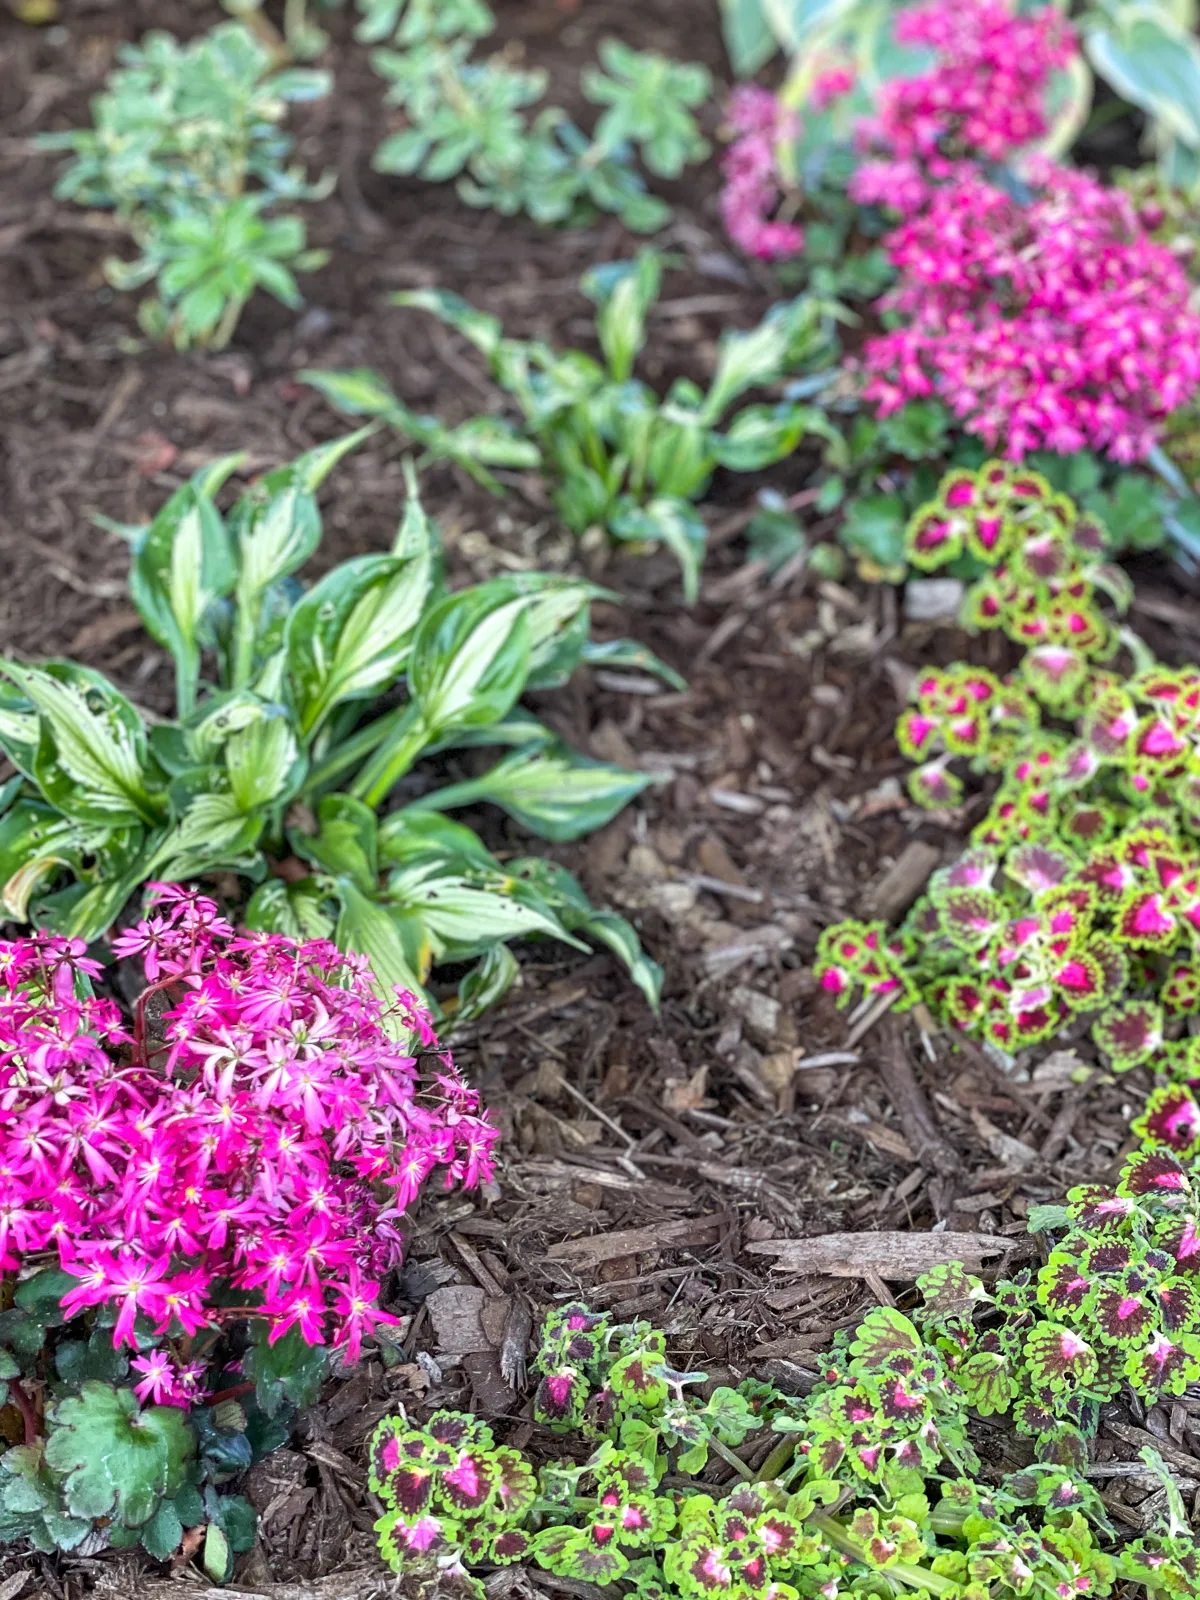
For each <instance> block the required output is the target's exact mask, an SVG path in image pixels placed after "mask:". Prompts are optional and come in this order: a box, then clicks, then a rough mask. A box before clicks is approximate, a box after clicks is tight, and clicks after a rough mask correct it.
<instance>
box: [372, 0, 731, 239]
mask: <svg viewBox="0 0 1200 1600" xmlns="http://www.w3.org/2000/svg"><path fill="white" fill-rule="evenodd" d="M360 9H361V10H362V11H363V13H364V16H363V22H362V24H361V25H360V27H359V30H358V36H359V38H360V39H364V40H367V41H379V40H384V39H387V38H388V36H389V35H391V36H392V47H391V48H380V49H377V50H376V51H375V52H374V54H373V56H372V61H373V63H374V65H375V68H376V70H377V71H378V72H379V73H380V75H381V76H382V77H384V78H386V79H387V80H388V82H389V84H390V88H389V89H388V93H387V100H388V103H389V104H390V105H395V106H399V107H400V108H401V109H402V110H403V113H404V117H405V123H406V125H405V126H404V127H403V128H402V129H401V130H400V131H398V132H396V133H393V134H391V135H390V136H389V137H388V138H387V139H385V140H384V142H383V143H382V144H381V145H380V146H379V148H378V150H376V152H375V158H374V165H375V167H376V168H377V170H378V171H380V172H398V173H416V174H418V175H419V176H420V177H422V178H426V179H428V180H429V181H430V182H433V183H445V182H447V181H448V180H449V179H452V178H454V179H457V182H458V193H459V194H460V196H461V197H462V198H463V199H464V200H465V201H466V202H467V203H468V204H469V205H474V206H489V207H493V208H495V209H496V210H498V211H500V212H502V213H504V214H505V215H513V214H514V213H517V212H525V213H526V214H527V215H528V216H530V217H532V218H533V220H534V221H535V222H542V223H558V222H579V221H586V220H587V219H588V217H589V216H593V215H595V213H596V212H613V213H615V214H616V215H617V216H619V217H620V218H621V220H622V222H624V223H625V224H626V226H627V227H630V228H632V229H634V231H635V232H638V233H652V232H654V231H655V230H656V229H658V228H661V227H662V226H663V225H664V224H665V223H666V222H667V221H668V220H669V219H670V215H671V208H670V207H669V206H668V205H667V204H666V202H665V201H663V200H660V199H658V198H657V197H656V196H654V195H651V194H649V193H648V192H647V189H646V184H645V181H644V179H643V178H642V175H641V173H640V172H639V171H638V167H637V164H636V163H637V157H638V156H639V155H640V158H641V163H642V165H643V166H644V167H645V168H646V170H647V171H648V172H650V173H651V174H652V175H654V176H656V177H660V178H678V177H679V176H680V174H681V173H682V172H683V170H684V168H685V167H687V166H688V165H690V164H691V163H693V162H696V161H702V160H703V159H704V157H705V156H706V155H707V154H708V149H709V146H708V142H707V141H706V140H705V139H704V137H703V136H702V134H701V133H700V130H699V127H698V126H697V123H696V119H695V116H694V112H695V111H696V109H697V108H698V107H699V106H701V105H702V104H703V103H704V102H705V101H706V100H707V99H708V97H709V93H710V91H711V82H710V78H709V74H708V72H707V70H706V69H705V68H704V67H701V66H697V65H695V64H686V65H685V64H683V63H681V62H676V61H670V60H668V59H667V58H666V57H665V56H660V55H655V54H653V53H650V52H642V51H637V50H632V49H630V48H629V47H628V46H627V45H624V44H622V43H621V42H620V41H619V40H616V39H606V40H605V41H604V42H603V43H602V44H601V46H600V61H601V67H594V66H593V67H588V68H586V69H585V71H584V73H583V75H582V88H583V92H584V95H585V96H586V98H587V99H588V100H590V101H591V102H592V103H593V104H595V105H599V106H602V107H604V110H603V111H602V113H601V115H600V117H599V119H598V121H597V123H596V127H595V129H594V131H593V133H592V134H591V136H590V137H589V136H588V135H587V134H585V133H584V132H582V130H581V129H580V128H579V127H577V126H576V124H575V123H574V122H573V121H572V120H571V118H570V117H569V116H568V115H567V114H566V112H565V111H563V110H562V109H560V108H559V107H557V106H542V108H541V109H540V110H538V111H536V112H535V111H533V108H534V107H536V106H537V105H539V103H540V102H542V101H543V99H544V97H545V93H546V83H547V79H546V74H545V73H544V72H543V71H541V70H539V69H522V68H519V67H516V66H514V65H513V64H512V63H511V62H510V61H509V60H507V59H505V57H504V56H503V55H496V56H492V57H491V58H487V59H481V58H480V57H479V56H478V55H477V54H476V53H475V52H476V49H477V46H478V44H479V43H480V41H481V40H483V39H485V38H486V37H487V36H488V35H489V34H491V33H492V31H493V30H494V28H495V18H494V17H493V15H492V12H491V10H490V8H489V7H488V6H487V5H485V4H483V0H453V3H450V4H446V3H445V0H436V3H433V4H431V3H429V0H408V3H405V0H383V3H382V4H381V3H378V0H360ZM601 68H602V69H603V70H602V69H601Z"/></svg>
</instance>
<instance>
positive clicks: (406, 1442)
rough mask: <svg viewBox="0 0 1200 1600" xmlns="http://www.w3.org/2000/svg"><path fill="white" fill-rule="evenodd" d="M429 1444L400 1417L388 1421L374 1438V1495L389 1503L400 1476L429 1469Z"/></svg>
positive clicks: (371, 1478) (369, 1454) (369, 1466)
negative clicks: (393, 1483) (393, 1482)
mask: <svg viewBox="0 0 1200 1600" xmlns="http://www.w3.org/2000/svg"><path fill="white" fill-rule="evenodd" d="M428 1456H429V1440H428V1439H427V1438H426V1437H425V1435H424V1434H422V1433H420V1432H418V1431H417V1430H415V1429H413V1428H410V1427H408V1426H407V1424H406V1423H405V1422H404V1421H403V1420H402V1419H401V1418H399V1417H385V1418H384V1420H383V1421H382V1422H381V1423H380V1424H379V1426H378V1427H377V1428H376V1429H375V1432H374V1433H373V1434H372V1436H371V1443H370V1445H369V1447H368V1452H367V1472H368V1477H369V1482H370V1487H371V1490H372V1492H373V1493H374V1494H377V1495H380V1496H381V1497H382V1498H383V1499H385V1500H386V1499H388V1498H389V1495H390V1490H389V1487H388V1485H389V1484H390V1482H391V1479H392V1477H393V1476H394V1475H395V1474H396V1473H397V1472H404V1471H413V1470H415V1469H417V1468H427V1467H428Z"/></svg>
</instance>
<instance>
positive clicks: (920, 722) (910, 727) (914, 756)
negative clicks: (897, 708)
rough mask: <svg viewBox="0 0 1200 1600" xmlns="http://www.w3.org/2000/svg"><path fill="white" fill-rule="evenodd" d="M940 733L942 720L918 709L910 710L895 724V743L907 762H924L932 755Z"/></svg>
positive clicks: (936, 746)
mask: <svg viewBox="0 0 1200 1600" xmlns="http://www.w3.org/2000/svg"><path fill="white" fill-rule="evenodd" d="M941 733H942V719H941V717H939V716H930V715H929V714H928V713H927V712H925V711H922V710H920V709H919V708H916V709H911V710H908V711H906V712H904V714H903V715H902V716H901V718H900V720H899V721H898V722H897V724H896V743H897V744H898V745H899V746H900V754H901V755H902V756H905V757H906V758H907V759H908V760H909V761H924V760H925V759H926V757H928V756H931V755H934V754H935V753H936V751H937V748H938V740H939V739H940V737H941Z"/></svg>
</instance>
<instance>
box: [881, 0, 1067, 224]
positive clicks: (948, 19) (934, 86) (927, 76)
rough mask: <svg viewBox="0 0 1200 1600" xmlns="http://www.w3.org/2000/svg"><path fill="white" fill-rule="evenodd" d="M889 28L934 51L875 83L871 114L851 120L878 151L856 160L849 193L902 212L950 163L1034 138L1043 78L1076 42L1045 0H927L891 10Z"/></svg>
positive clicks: (1041, 124)
mask: <svg viewBox="0 0 1200 1600" xmlns="http://www.w3.org/2000/svg"><path fill="white" fill-rule="evenodd" d="M895 37H896V39H897V40H898V42H900V43H901V44H909V45H917V46H924V47H925V48H926V49H929V50H932V51H933V52H934V53H935V56H936V60H935V62H934V64H933V66H932V67H930V69H929V70H928V71H927V72H922V73H919V74H918V75H917V76H915V77H911V78H894V79H892V80H891V81H890V82H889V83H886V84H884V86H883V87H882V89H881V90H880V92H879V109H878V111H877V113H876V115H874V116H873V117H867V118H863V120H862V121H861V122H860V124H859V127H858V141H859V144H860V146H861V147H862V148H863V149H864V150H867V151H871V152H875V153H876V154H877V156H878V159H875V160H868V161H866V162H864V163H863V165H862V166H861V167H860V168H859V169H858V171H857V173H856V174H855V176H854V178H853V180H852V182H851V186H850V193H851V196H852V198H853V199H855V200H857V201H858V202H859V203H860V204H863V205H871V204H877V205H884V206H888V207H889V208H891V209H893V210H899V211H902V212H904V213H906V214H908V213H911V212H912V211H913V210H915V209H916V207H917V205H919V204H920V203H921V201H922V199H923V198H924V194H925V191H926V185H927V181H928V180H929V179H944V178H946V177H949V176H950V175H951V173H952V172H953V171H954V170H955V165H956V163H959V162H962V161H983V162H1001V161H1004V160H1005V159H1006V158H1007V157H1008V156H1010V155H1011V154H1012V153H1013V152H1014V151H1017V150H1022V149H1024V148H1025V147H1026V146H1028V145H1030V144H1032V143H1033V142H1034V141H1035V140H1036V139H1040V138H1041V137H1042V135H1043V134H1045V132H1046V131H1047V127H1048V123H1047V118H1046V91H1047V89H1048V87H1049V85H1050V81H1051V78H1052V76H1053V74H1054V73H1055V72H1056V71H1059V70H1060V69H1061V68H1063V67H1065V66H1067V65H1068V63H1069V62H1070V61H1071V59H1072V57H1073V56H1074V55H1075V54H1076V52H1077V48H1078V46H1077V43H1076V39H1075V34H1074V31H1073V30H1072V28H1071V25H1070V23H1068V22H1067V21H1066V19H1065V18H1064V17H1063V15H1062V13H1061V12H1060V11H1059V10H1057V9H1056V8H1055V7H1054V6H1047V7H1045V9H1044V10H1041V11H1038V12H1035V13H1033V14H1032V15H1029V16H1016V15H1014V14H1013V12H1012V11H1011V10H1010V9H1009V7H1008V5H1007V4H1005V3H1004V0H932V3H931V4H929V5H922V6H916V7H914V8H913V9H912V10H909V11H903V12H901V13H900V15H899V16H898V17H897V19H896V23H895Z"/></svg>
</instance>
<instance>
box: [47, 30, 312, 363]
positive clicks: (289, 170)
mask: <svg viewBox="0 0 1200 1600" xmlns="http://www.w3.org/2000/svg"><path fill="white" fill-rule="evenodd" d="M119 58H120V61H121V65H120V66H119V67H118V68H116V69H115V70H114V71H113V72H112V73H111V74H110V76H109V79H108V82H107V84H106V86H105V90H104V93H103V94H100V95H98V96H97V97H96V98H95V100H94V101H93V102H92V117H93V126H92V127H91V128H79V129H75V130H72V131H71V132H68V133H51V134H44V135H41V136H40V137H39V138H38V140H37V144H38V146H39V147H40V148H41V149H43V150H67V151H70V152H71V154H72V155H73V156H74V158H75V159H74V160H73V161H72V162H71V163H70V164H69V165H68V166H67V168H66V169H65V170H64V172H63V174H62V176H61V177H60V179H59V181H58V187H57V191H56V192H57V194H58V195H59V196H60V197H61V198H64V199H68V200H75V201H77V202H78V203H79V204H80V205H85V206H97V207H101V208H103V209H105V210H112V211H114V212H115V213H116V215H117V216H118V217H119V218H120V219H121V221H123V222H125V223H127V224H128V226H129V230H130V233H131V234H132V236H133V240H134V243H135V244H136V245H137V247H138V249H139V251H140V252H141V254H140V256H139V257H138V259H137V260H136V261H132V262H130V261H122V260H119V259H117V258H116V257H113V258H111V259H110V260H108V261H107V262H106V263H105V268H104V270H105V274H106V276H107V277H108V280H109V282H110V283H111V284H112V285H113V287H114V288H117V289H138V288H141V287H142V286H143V285H144V284H148V283H151V282H153V284H154V290H155V292H154V293H153V294H152V295H151V296H149V297H148V298H147V299H146V300H144V301H143V302H142V304H141V306H140V308H139V312H138V316H139V321H140V322H141V324H142V327H143V328H144V329H145V330H146V332H147V333H149V334H150V335H151V336H152V337H153V338H155V339H170V340H171V341H172V343H174V344H175V346H176V347H177V348H178V349H188V348H191V347H192V346H195V345H202V346H207V347H209V348H213V349H219V348H220V347H221V346H222V345H224V344H227V343H228V341H229V339H230V337H231V336H232V334H233V331H234V328H235V327H236V326H237V322H238V318H239V317H240V316H241V314H242V310H243V307H244V306H245V305H246V302H247V301H248V300H249V299H250V297H251V296H252V295H253V294H254V292H255V290H256V289H259V288H262V289H266V290H267V292H268V293H269V294H272V295H274V296H275V298H276V299H277V300H281V301H282V302H283V303H284V305H287V306H298V305H299V304H300V291H299V289H298V287H297V284H296V279H295V274H296V273H297V272H307V271H311V270H312V269H313V268H315V267H319V266H321V265H322V264H323V263H324V261H325V259H326V255H325V252H324V251H319V250H309V249H307V248H306V246H305V227H304V223H303V222H302V221H301V219H300V218H299V217H297V216H293V215H290V214H283V215H280V214H278V208H279V207H280V206H282V205H286V204H288V203H290V202H293V201H296V200H313V199H319V198H320V197H321V196H323V195H326V194H328V193H329V191H330V189H331V188H332V185H333V179H332V176H330V177H327V178H325V179H322V180H320V181H319V182H317V183H315V184H314V183H310V182H309V181H308V180H307V179H306V178H305V176H304V173H303V171H302V170H301V169H300V168H299V167H297V166H289V165H287V159H288V156H289V154H290V152H291V140H290V139H289V138H288V136H287V135H286V134H284V133H282V132H280V129H279V124H280V123H281V122H282V120H283V118H284V115H285V114H286V111H287V107H288V104H289V103H290V102H296V101H305V100H315V99H320V98H321V97H322V96H323V95H325V94H327V93H328V92H329V83H330V79H329V75H328V73H325V72H316V71H312V70H307V69H301V68H298V67H294V68H288V69H285V70H283V71H277V70H275V67H276V62H275V60H274V58H273V56H272V52H271V50H270V49H269V48H268V47H267V45H266V44H264V43H263V41H262V40H261V39H259V38H256V37H255V35H254V34H253V33H252V32H251V30H250V29H249V28H248V27H246V26H245V25H244V24H243V23H241V22H227V23H223V24H222V25H221V26H219V27H217V28H214V29H213V30H212V31H211V32H210V33H208V34H205V35H204V36H203V37H201V38H199V39H196V40H194V41H192V42H191V43H189V44H186V45H181V44H179V42H178V41H177V40H176V39H175V38H174V37H173V36H172V35H171V34H169V33H160V32H154V33H149V34H147V35H146V37H145V38H144V39H143V40H142V42H141V43H140V44H137V45H133V44H127V45H122V46H121V48H120V51H119Z"/></svg>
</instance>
